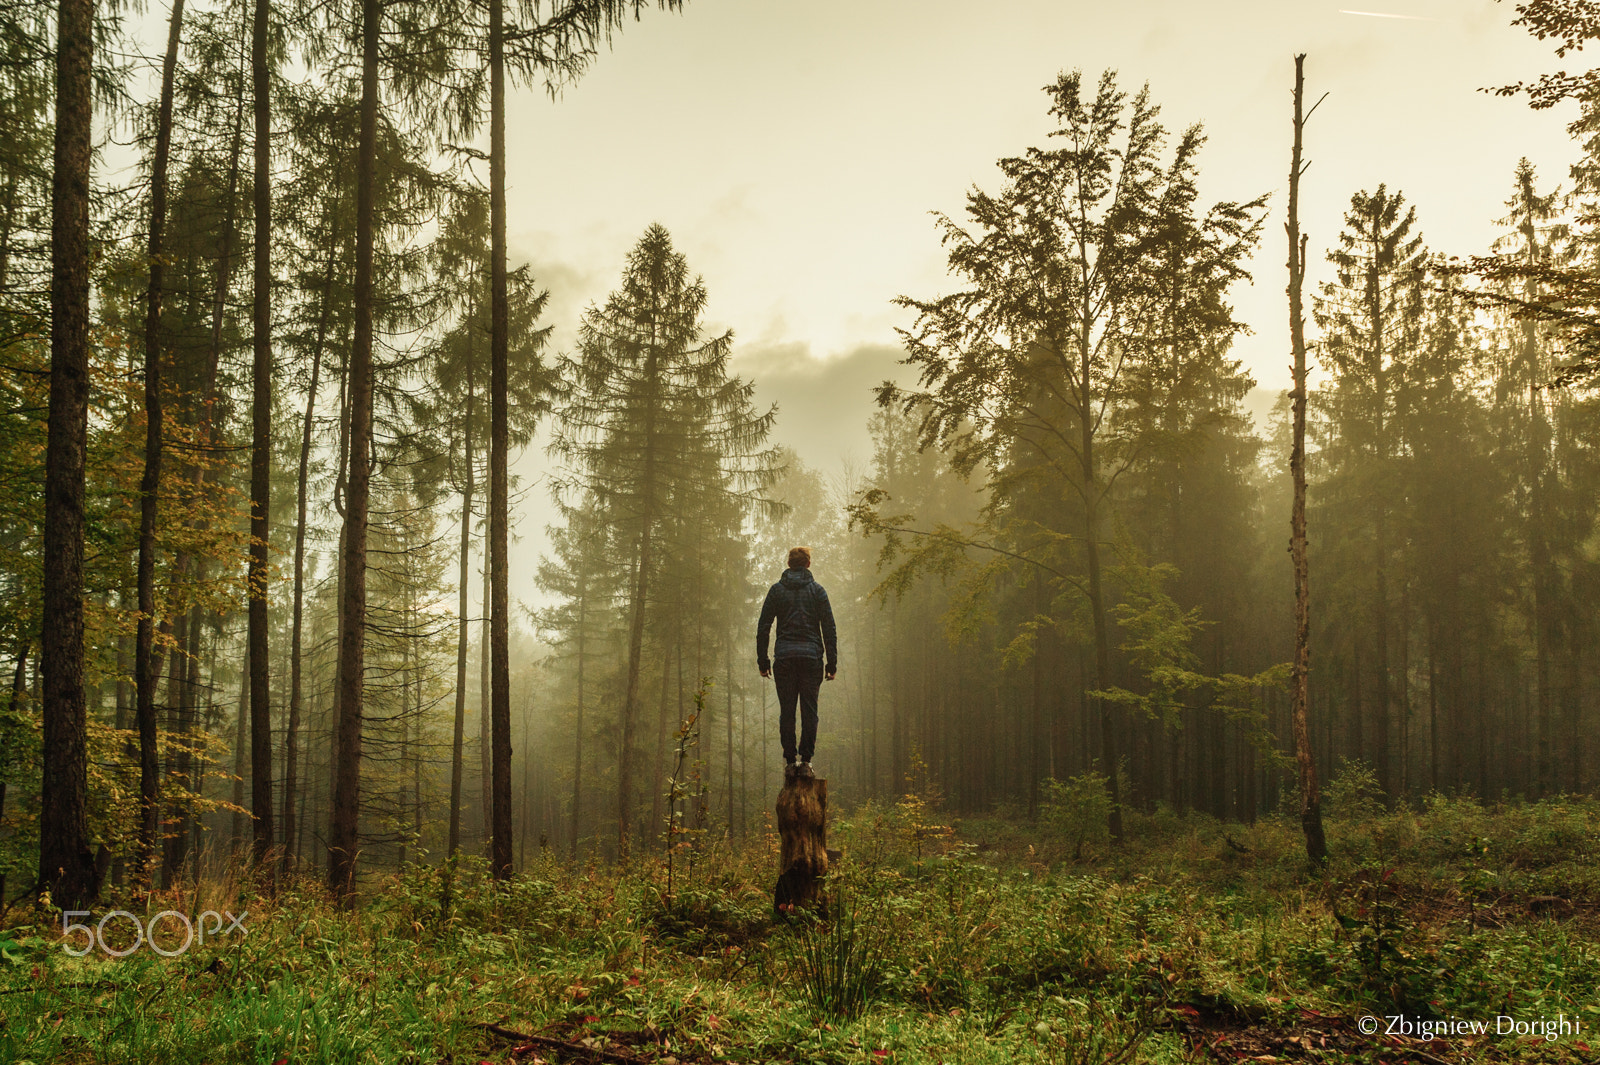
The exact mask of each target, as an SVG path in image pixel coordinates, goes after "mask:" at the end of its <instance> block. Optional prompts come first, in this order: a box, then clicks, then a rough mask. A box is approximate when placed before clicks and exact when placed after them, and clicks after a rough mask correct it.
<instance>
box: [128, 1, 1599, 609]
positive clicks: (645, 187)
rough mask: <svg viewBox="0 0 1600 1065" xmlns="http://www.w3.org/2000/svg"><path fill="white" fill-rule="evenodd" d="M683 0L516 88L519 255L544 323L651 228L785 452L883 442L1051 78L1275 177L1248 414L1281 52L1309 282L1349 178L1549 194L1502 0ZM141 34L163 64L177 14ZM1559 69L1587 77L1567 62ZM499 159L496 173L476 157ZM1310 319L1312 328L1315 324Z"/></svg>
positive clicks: (1213, 158)
mask: <svg viewBox="0 0 1600 1065" xmlns="http://www.w3.org/2000/svg"><path fill="white" fill-rule="evenodd" d="M1342 3H1343V4H1344V5H1349V6H1344V7H1342V6H1341V0H1334V2H1331V3H1328V2H1322V0H1119V2H1117V3H1105V2H1101V0H989V2H987V3H983V4H977V3H972V2H970V0H969V2H966V3H955V2H952V0H686V2H685V3H684V6H683V10H682V12H681V13H677V14H668V13H663V12H660V11H655V10H652V11H649V12H647V13H646V14H645V15H644V17H643V18H642V19H641V20H640V21H639V22H637V23H630V24H629V25H627V26H626V27H624V29H623V30H622V31H621V32H620V33H618V34H617V35H616V36H615V37H614V39H613V41H612V45H611V47H610V48H609V50H607V51H604V52H603V53H602V54H601V55H599V56H598V57H597V58H596V60H595V61H594V63H593V64H592V65H591V67H590V69H589V70H588V72H587V73H586V74H585V75H584V76H583V77H582V78H581V80H579V81H578V82H576V83H575V84H573V85H571V86H570V87H568V88H567V89H566V90H565V91H564V92H563V93H562V94H561V96H560V97H559V98H557V99H554V100H552V99H551V98H550V97H549V95H548V94H547V93H545V92H544V90H543V89H542V87H540V86H526V87H521V88H519V89H517V90H515V91H514V92H513V93H512V94H511V96H510V98H509V100H508V107H507V119H508V122H507V125H508V137H507V141H508V165H507V171H508V175H509V189H508V213H509V225H508V228H509V234H508V235H509V247H510V252H509V254H510V260H511V265H512V266H513V267H515V266H518V265H521V264H523V263H529V264H531V266H532V270H533V273H534V275H535V277H536V278H537V279H538V280H539V282H540V283H541V284H542V285H543V286H545V287H547V288H548V289H549V290H550V301H549V304H548V307H547V311H546V317H545V319H544V321H545V323H546V324H549V325H552V326H554V333H553V339H552V343H553V346H554V347H555V348H556V349H557V350H570V348H571V345H572V343H573V339H574V336H575V333H576V329H577V325H578V322H579V319H580V317H581V315H582V313H583V311H584V310H585V309H586V308H587V307H589V306H591V305H594V304H597V303H601V302H603V301H604V299H605V297H606V294H607V293H608V292H610V291H611V290H612V289H613V288H614V287H616V285H617V284H618V282H619V279H620V277H621V273H622V269H623V265H624V261H625V258H626V256H627V253H628V251H629V249H630V248H631V247H632V246H633V245H634V244H635V243H636V242H637V241H638V239H639V238H640V236H641V235H642V234H643V233H644V230H645V228H646V227H647V226H648V225H650V224H651V223H652V222H660V223H662V224H663V225H665V226H666V227H667V229H668V230H669V231H670V232H671V233H672V235H673V239H674V242H675V244H676V246H677V248H678V250H679V251H681V252H682V253H684V255H685V256H686V257H687V260H688V263H689V267H690V269H691V270H692V271H694V272H695V273H698V274H699V275H701V277H702V278H703V279H704V282H705V285H706V289H707V292H708V304H707V321H706V325H707V329H708V331H709V332H721V331H722V330H726V329H731V330H732V331H733V333H734V346H733V358H732V370H733V372H735V373H737V374H740V375H742V376H744V377H745V378H747V379H749V380H752V381H753V382H754V383H755V387H756V396H757V399H758V401H759V402H760V403H761V404H762V406H763V407H765V406H767V405H770V404H774V403H775V404H777V406H778V416H777V421H776V427H775V429H774V432H773V440H774V442H775V443H780V444H785V445H788V446H789V447H792V448H794V449H795V451H796V452H798V454H799V455H800V457H801V458H802V460H803V461H805V462H806V463H807V464H809V465H811V466H813V467H815V468H817V469H819V470H821V471H822V472H823V473H824V474H825V475H830V476H835V475H837V474H838V473H839V472H840V470H841V468H842V466H843V465H844V464H845V463H850V464H851V465H853V466H854V468H855V469H857V470H862V469H864V468H865V467H866V466H867V465H868V464H869V461H870V458H871V446H870V441H869V438H868V435H867V430H866V423H867V418H868V416H869V415H870V414H871V412H872V410H873V409H874V407H873V400H872V391H871V390H872V387H873V386H874V385H876V384H878V383H879V382H881V381H883V380H884V379H885V378H889V377H899V376H900V375H901V374H902V372H903V368H902V367H900V366H899V365H898V359H899V357H900V344H899V339H898V337H897V335H896V333H895V328H896V327H897V326H901V327H905V326H909V325H910V324H911V322H910V315H909V313H908V312H906V311H904V310H902V309H900V308H898V307H896V306H895V305H894V304H893V302H892V301H893V300H894V298H895V297H896V296H900V295H908V296H913V297H918V298H931V297H934V296H937V295H940V294H943V293H945V292H948V291H950V290H951V289H952V288H953V287H955V286H954V283H953V281H952V279H951V278H950V277H949V275H948V274H947V272H946V269H945V258H944V255H943V253H942V250H941V248H940V244H939V239H938V234H937V232H936V229H935V226H934V219H933V217H932V212H944V213H946V214H949V215H952V216H954V217H957V218H958V220H959V217H960V215H961V213H962V210H963V207H964V204H965V197H966V194H967V192H968V191H969V190H971V189H972V188H973V187H981V188H983V189H986V190H989V191H998V190H999V188H1000V179H999V171H998V170H997V168H996V166H995V162H996V160H998V159H1000V158H1002V157H1005V156H1011V155H1017V154H1020V153H1022V152H1023V151H1025V150H1026V149H1027V148H1028V147H1030V146H1034V145H1040V144H1044V143H1045V142H1046V135H1047V134H1048V132H1049V131H1050V129H1051V128H1052V125H1053V123H1052V121H1051V120H1050V118H1049V116H1048V114H1047V113H1046V106H1047V103H1046V97H1045V95H1044V93H1043V91H1042V90H1043V88H1044V86H1046V85H1047V84H1049V83H1051V82H1053V81H1054V80H1055V78H1056V76H1057V75H1058V74H1059V73H1061V72H1063V71H1070V70H1074V69H1077V70H1081V71H1082V72H1083V74H1084V77H1085V80H1086V81H1087V82H1089V83H1091V84H1092V83H1093V82H1094V81H1095V80H1097V79H1098V77H1099V75H1100V73H1101V72H1102V71H1104V70H1107V69H1111V70H1115V71H1117V72H1118V73H1119V79H1120V82H1121V85H1122V86H1123V87H1124V88H1125V89H1127V90H1129V91H1136V90H1137V89H1138V88H1139V87H1140V86H1141V85H1144V84H1148V85H1149V88H1150V93H1151V99H1152V100H1153V101H1154V102H1155V103H1157V104H1158V105H1160V107H1161V119H1162V122H1163V124H1164V125H1165V126H1166V127H1167V128H1168V129H1169V130H1171V131H1172V132H1173V134H1174V135H1176V134H1177V132H1178V131H1181V130H1182V129H1184V128H1186V127H1188V126H1189V125H1191V124H1195V123H1199V124H1201V125H1202V126H1203V127H1204V129H1205V132H1206V135H1207V137H1208V141H1207V143H1206V146H1205V148H1204V149H1203V151H1202V152H1201V154H1200V158H1199V165H1200V189H1201V196H1202V204H1203V205H1205V204H1210V203H1211V202H1214V201H1216V200H1239V201H1244V200H1250V199H1253V198H1254V197H1256V196H1258V195H1261V194H1267V195H1268V197H1269V200H1268V205H1269V211H1270V214H1269V215H1268V217H1267V220H1266V224H1265V226H1264V228H1263V232H1262V236H1263V239H1262V242H1261V244H1260V246H1259V249H1258V250H1257V252H1256V254H1255V256H1254V258H1253V260H1252V261H1251V263H1250V269H1251V272H1252V276H1253V280H1252V281H1251V282H1249V283H1241V284H1238V285H1236V286H1235V287H1234V289H1233V290H1232V292H1231V299H1232V301H1233V304H1234V307H1235V311H1236V316H1237V317H1238V318H1239V319H1240V320H1241V321H1243V322H1245V323H1246V324H1247V325H1248V326H1249V327H1250V329H1251V330H1252V332H1251V333H1250V334H1249V335H1246V336H1243V337H1241V338H1240V339H1239V341H1238V342H1237V343H1236V345H1235V349H1234V350H1235V353H1236V354H1237V355H1238V357H1239V358H1240V359H1241V360H1242V361H1243V363H1244V365H1245V367H1246V368H1247V369H1248V370H1249V371H1250V372H1251V373H1252V375H1253V376H1254V378H1255V380H1256V382H1257V384H1258V388H1257V390H1256V392H1255V393H1254V394H1253V395H1252V397H1251V400H1250V406H1251V407H1252V409H1253V410H1254V411H1256V412H1257V414H1258V419H1257V420H1258V423H1264V421H1265V413H1266V411H1268V410H1270V408H1271V405H1272V401H1273V399H1274V398H1275V397H1276V395H1277V394H1278V393H1279V392H1280V391H1281V390H1282V389H1283V388H1284V387H1286V385H1287V382H1288V377H1289V371H1288V364H1289V354H1288V351H1289V345H1288V326H1287V310H1286V300H1285V296H1284V287H1285V284H1286V281H1287V276H1286V267H1285V263H1286V259H1287V244H1286V237H1285V235H1284V231H1283V222H1284V217H1285V210H1286V193H1287V178H1288V169H1289V151H1290V145H1291V138H1292V125H1291V117H1292V101H1291V89H1292V87H1293V75H1294V61H1293V56H1294V54H1295V53H1297V52H1305V53H1306V54H1307V59H1306V83H1307V96H1308V101H1307V102H1308V104H1309V103H1310V102H1312V101H1315V100H1316V99H1317V98H1319V97H1321V96H1322V95H1323V94H1327V98H1326V100H1325V101H1324V102H1323V103H1322V104H1321V106H1320V107H1319V108H1318V110H1317V111H1316V113H1315V115H1314V116H1313V117H1312V119H1311V121H1310V123H1309V125H1308V127H1307V130H1306V157H1307V159H1308V160H1309V162H1310V169H1309V170H1308V171H1307V172H1306V174H1305V177H1304V178H1303V179H1302V183H1301V200H1302V207H1301V212H1302V218H1301V224H1302V230H1303V231H1304V232H1306V233H1307V234H1308V235H1309V237H1310V252H1309V260H1310V262H1309V265H1310V270H1309V282H1310V284H1309V285H1308V289H1307V292H1308V303H1309V296H1310V294H1311V293H1313V292H1314V291H1315V288H1316V285H1317V284H1318V283H1319V282H1322V281H1325V280H1327V279H1328V277H1329V276H1330V270H1329V268H1328V267H1327V264H1326V262H1325V260H1324V255H1325V254H1326V251H1327V249H1328V248H1329V247H1330V246H1331V245H1333V244H1334V243H1335V242H1336V241H1337V238H1338V233H1339V229H1340V226H1341V221H1342V217H1343V213H1344V211H1345V209H1346V208H1347V207H1348V205H1349V202H1350V197H1351V195H1352V194H1353V193H1355V192H1357V191H1358V190H1369V191H1370V190H1373V189H1375V188H1376V187H1377V186H1378V185H1379V184H1384V185H1387V186H1388V188H1389V189H1390V190H1395V189H1398V190H1400V191H1401V192H1403V193H1404V194H1405V196H1406V198H1407V199H1408V200H1409V201H1410V202H1411V203H1413V204H1414V205H1415V206H1416V209H1417V224H1418V228H1419V229H1420V231H1421V233H1422V234H1423V236H1424V238H1425V239H1426V240H1427V242H1428V244H1429V246H1430V247H1431V248H1432V249H1433V250H1435V251H1438V252H1442V253H1444V254H1446V255H1462V256H1465V255H1471V254H1474V253H1480V252H1483V251H1486V250H1487V249H1488V246H1489V244H1490V242H1491V241H1492V240H1493V239H1494V237H1495V236H1496V235H1497V234H1498V227H1497V226H1496V225H1495V224H1494V222H1493V220H1494V219H1495V218H1498V217H1500V216H1502V215H1503V214H1504V201H1505V200H1506V198H1507V197H1508V196H1509V194H1510V189H1511V177H1512V171H1513V169H1514V167H1515V166H1516V164H1517V161H1518V159H1520V158H1522V157H1524V156H1526V157H1527V158H1529V159H1530V160H1531V161H1532V162H1533V163H1534V164H1535V165H1536V166H1537V168H1538V173H1539V176H1540V184H1541V187H1542V188H1544V189H1546V190H1548V188H1549V187H1551V186H1552V185H1555V184H1564V183H1565V182H1566V179H1567V168H1568V166H1569V165H1570V163H1571V162H1572V161H1573V160H1574V158H1575V155H1576V153H1575V149H1574V147H1573V145H1572V142H1571V141H1570V139H1569V138H1568V136H1567V134H1566V130H1565V127H1566V124H1567V123H1568V122H1569V121H1571V119H1572V118H1573V117H1574V115H1573V113H1571V112H1569V111H1564V110H1563V109H1561V108H1557V109H1554V110H1552V111H1544V112H1536V111H1532V110H1530V109H1529V108H1528V106H1527V104H1526V103H1525V102H1524V100H1522V99H1521V98H1515V97H1513V98H1506V97H1499V96H1495V95H1493V94H1492V93H1490V92H1486V91H1484V90H1485V89H1486V88H1492V87H1494V86H1499V85H1504V84H1507V83H1511V82H1516V81H1521V80H1529V79H1532V78H1535V77H1537V76H1538V75H1539V74H1541V73H1544V72H1547V71H1551V70H1554V69H1557V68H1558V66H1559V65H1560V61H1558V60H1557V59H1556V58H1555V57H1554V55H1553V51H1552V49H1551V48H1550V46H1549V45H1547V44H1544V43H1541V42H1539V41H1536V40H1534V39H1533V38H1532V37H1530V36H1529V35H1528V34H1527V32H1526V31H1524V30H1523V29H1521V28H1518V27H1513V26H1511V25H1510V23H1511V19H1512V18H1513V17H1515V10H1514V6H1515V5H1514V2H1513V0H1506V2H1504V3H1498V2H1495V0H1342ZM141 23H142V24H141V29H140V31H139V36H140V37H141V39H143V43H144V44H145V45H146V47H147V50H148V51H149V52H150V53H151V54H159V52H160V50H161V48H162V47H163V43H164V40H165V13H164V11H162V10H161V8H160V7H159V5H150V7H149V9H147V11H146V14H145V17H144V19H143V20H141ZM1567 65H1569V66H1571V67H1574V68H1579V69H1581V67H1582V65H1583V63H1582V57H1581V56H1579V57H1577V59H1576V61H1573V60H1572V59H1570V58H1569V60H1568V61H1567ZM482 176H484V177H486V175H482ZM1313 339H1315V338H1314V336H1313ZM548 470H549V460H548V459H547V457H546V455H545V453H544V449H543V440H541V441H540V442H538V443H536V445H535V446H534V447H532V448H530V449H529V450H528V451H527V452H525V453H524V454H523V455H522V456H520V457H519V458H518V459H517V461H516V464H515V471H516V473H517V475H518V478H519V481H520V485H521V490H520V492H519V494H518V497H517V502H516V510H517V512H516V513H515V514H514V515H513V523H514V528H515V535H516V537H517V542H516V543H515V545H514V546H513V548H512V560H511V561H512V570H513V574H514V581H513V595H514V596H515V597H517V598H519V599H521V600H523V601H524V602H527V603H530V604H531V603H537V602H539V601H541V598H542V597H541V596H540V593H539V592H538V589H537V588H536V586H535V584H534V581H533V573H534V571H535V570H536V568H537V564H538V559H539V555H540V554H541V553H542V552H543V551H545V550H547V544H548V539H547V537H546V535H545V533H544V527H545V525H547V524H548V523H550V522H551V521H553V520H554V518H555V513H554V508H553V507H552V506H551V504H550V503H549V500H548V493H547V490H546V487H545V483H544V482H545V477H546V475H547V473H548Z"/></svg>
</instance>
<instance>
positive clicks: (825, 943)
mask: <svg viewBox="0 0 1600 1065" xmlns="http://www.w3.org/2000/svg"><path fill="white" fill-rule="evenodd" d="M886 916H887V914H886V913H885V912H883V910H882V909H881V907H880V908H877V909H874V908H869V907H867V906H865V905H864V904H863V902H862V900H861V899H860V898H859V897H857V896H856V895H855V894H854V893H852V892H851V891H849V890H848V889H845V888H835V889H834V890H832V891H830V892H829V893H828V894H827V895H826V896H825V903H824V905H823V907H822V908H821V910H820V911H819V912H812V911H808V910H801V911H798V912H797V913H796V914H794V916H793V918H792V919H793V921H794V922H795V934H794V954H793V957H792V963H793V965H794V967H795V971H796V978H797V980H798V983H799V986H800V989H801V991H802V992H803V994H804V995H805V998H806V1001H807V1002H809V1003H810V1004H811V1005H812V1006H813V1007H815V1008H816V1009H817V1010H818V1011H820V1012H821V1013H822V1014H823V1015H825V1016H827V1017H830V1018H832V1019H834V1020H849V1019H850V1018H852V1017H856V1016H858V1015H859V1014H860V1013H861V1012H862V1011H863V1010H865V1009H866V1007H867V1004H868V1002H869V1001H870V1000H871V998H872V996H873V995H875V994H877V993H878V991H879V990H880V988H881V986H882V983H883V977H884V972H883V969H884V956H883V949H884V946H885V944H886V941H887V932H888V929H889V927H890V922H888V921H887V920H885V918H886Z"/></svg>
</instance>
